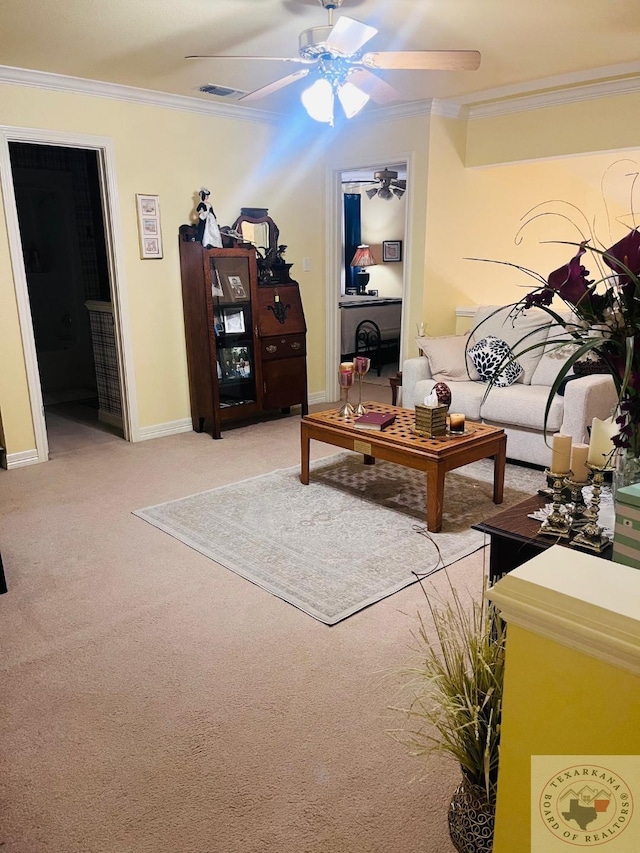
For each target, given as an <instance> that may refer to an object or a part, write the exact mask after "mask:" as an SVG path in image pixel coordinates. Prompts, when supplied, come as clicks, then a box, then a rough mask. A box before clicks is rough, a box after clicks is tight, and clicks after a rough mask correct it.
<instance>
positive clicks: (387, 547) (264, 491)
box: [135, 453, 541, 625]
mask: <svg viewBox="0 0 640 853" xmlns="http://www.w3.org/2000/svg"><path fill="white" fill-rule="evenodd" d="M540 483H541V477H540V475H539V474H538V473H537V472H532V471H529V470H526V469H522V468H520V467H517V466H514V465H508V466H507V470H506V473H505V495H504V503H503V507H506V506H509V505H510V504H514V503H517V502H518V501H521V500H524V499H525V498H526V497H528V496H529V495H531V494H533V493H534V492H535V490H536V488H537V487H538V486H539V485H540ZM492 494H493V462H492V461H491V460H489V459H483V460H481V461H480V462H476V463H474V464H472V465H466V466H465V467H464V468H459V469H457V470H456V471H452V472H450V473H449V474H448V475H447V478H446V483H445V499H444V513H443V523H442V530H441V531H440V532H439V533H428V532H427V530H426V526H425V523H424V519H425V476H424V474H423V473H422V472H420V471H414V470H412V469H410V468H404V467H402V466H400V465H395V464H393V463H391V462H377V463H376V464H375V465H364V464H363V460H362V456H361V455H360V454H355V453H339V454H336V455H335V456H332V457H329V459H326V460H324V459H323V460H318V461H316V462H314V463H313V464H312V466H311V476H310V483H309V485H308V486H303V485H302V484H301V483H300V466H299V465H297V466H295V467H293V468H288V469H285V470H279V471H274V472H273V473H271V474H266V475H263V476H262V477H253V478H251V479H249V480H243V481H241V482H239V483H234V484H232V485H229V486H220V487H219V488H217V489H210V490H208V491H206V492H200V493H199V494H196V495H189V496H187V497H185V498H181V499H180V500H177V501H168V502H166V503H162V504H158V505H156V506H150V507H146V508H145V509H142V510H137V511H136V513H135V514H136V515H137V516H139V517H140V518H142V519H144V520H145V521H148V522H149V523H150V524H153V525H154V526H155V527H158V528H160V530H163V531H164V532H165V533H169V534H170V535H171V536H175V537H176V538H177V539H179V540H180V541H181V542H184V543H185V544H186V545H189V546H190V547H191V548H195V549H196V550H197V551H199V552H200V553H201V554H205V555H206V556H207V557H210V558H211V559H212V560H217V561H218V562H219V563H221V564H222V565H223V566H226V567H227V568H228V569H231V570H232V571H234V572H237V573H238V574H239V575H241V576H242V577H244V578H246V579H247V580H249V581H252V582H253V583H256V584H258V586H261V587H262V588H263V589H266V590H267V591H268V592H271V593H273V595H277V596H278V597H279V598H282V599H283V600H284V601H288V602H289V603H290V604H293V605H294V606H296V607H299V608H300V609H301V610H303V611H304V612H305V613H308V614H309V615H310V616H313V617H315V618H316V619H319V620H320V621H321V622H325V623H326V624H327V625H335V624H336V623H337V622H340V621H341V620H342V619H346V618H347V617H348V616H351V615H353V614H354V613H357V612H358V611H359V610H362V609H363V608H364V607H367V606H368V605H370V604H374V603H375V602H377V601H380V599H382V598H386V597H387V596H388V595H392V594H393V593H395V592H397V591H398V590H400V589H402V588H403V587H405V586H408V585H409V584H411V583H415V581H416V575H415V572H426V571H430V570H432V569H436V568H438V567H445V566H449V565H451V564H452V563H454V562H456V561H457V560H460V559H462V557H465V556H468V555H469V554H471V553H473V552H474V551H476V550H478V548H481V547H482V546H483V544H484V536H483V534H482V533H480V532H479V531H477V530H472V529H471V525H473V524H477V523H478V522H480V521H483V520H485V519H486V518H487V517H488V516H490V515H493V514H495V513H496V512H497V510H498V508H497V507H496V506H495V504H493V502H492ZM425 536H426V541H425Z"/></svg>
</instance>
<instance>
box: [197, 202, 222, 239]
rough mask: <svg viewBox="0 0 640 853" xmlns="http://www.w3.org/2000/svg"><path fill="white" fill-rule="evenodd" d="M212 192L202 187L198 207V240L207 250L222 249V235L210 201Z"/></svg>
mask: <svg viewBox="0 0 640 853" xmlns="http://www.w3.org/2000/svg"><path fill="white" fill-rule="evenodd" d="M210 195H211V192H210V191H209V190H208V189H207V188H206V187H200V192H199V196H200V204H199V205H198V206H197V207H196V213H197V214H198V219H199V220H200V221H199V222H198V231H197V234H196V239H197V240H198V242H199V243H202V245H203V246H204V247H205V249H221V248H222V235H221V234H220V228H219V227H218V220H217V219H216V215H215V212H214V210H213V205H212V204H211V202H210V201H209V196H210Z"/></svg>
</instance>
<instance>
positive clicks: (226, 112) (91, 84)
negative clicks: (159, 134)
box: [0, 65, 283, 124]
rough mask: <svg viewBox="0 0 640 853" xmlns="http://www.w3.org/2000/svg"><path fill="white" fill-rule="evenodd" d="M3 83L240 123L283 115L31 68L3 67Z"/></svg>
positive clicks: (274, 121)
mask: <svg viewBox="0 0 640 853" xmlns="http://www.w3.org/2000/svg"><path fill="white" fill-rule="evenodd" d="M0 83H10V84H13V85H16V86H31V87H32V88H34V89H48V90H50V91H55V92H69V93H71V94H75V95H91V96H94V97H98V98H110V99H111V100H117V101H127V102H128V103H132V104H144V105H145V106H152V107H162V108H164V109H169V110H180V111H182V112H191V113H199V114H201V115H213V116H219V117H220V118H231V119H235V120H239V121H249V122H266V123H268V124H278V123H279V122H281V121H282V118H283V116H282V115H280V114H278V113H271V112H267V111H266V110H256V109H253V108H251V107H245V106H243V105H241V104H235V105H234V106H231V105H229V104H220V103H217V102H216V103H208V102H206V101H204V100H203V99H202V98H191V97H188V96H186V95H172V94H169V93H167V92H155V91H153V90H151V89H137V88H135V87H134V86H122V85H120V84H118V83H103V82H101V81H99V80H87V79H85V78H83V77H68V76H66V75H64V74H51V73H50V72H46V71H33V70H30V69H28V68H13V67H12V66H10V65H0Z"/></svg>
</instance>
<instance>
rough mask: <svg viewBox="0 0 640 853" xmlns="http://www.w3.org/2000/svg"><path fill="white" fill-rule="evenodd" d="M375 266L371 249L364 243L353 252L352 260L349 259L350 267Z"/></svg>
mask: <svg viewBox="0 0 640 853" xmlns="http://www.w3.org/2000/svg"><path fill="white" fill-rule="evenodd" d="M375 265H376V262H375V259H374V257H373V255H372V254H371V249H370V248H369V247H368V246H367V245H366V243H362V244H361V245H360V246H358V248H357V249H356V251H355V254H354V256H353V258H352V259H351V266H352V267H374V266H375Z"/></svg>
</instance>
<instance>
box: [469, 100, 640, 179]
mask: <svg viewBox="0 0 640 853" xmlns="http://www.w3.org/2000/svg"><path fill="white" fill-rule="evenodd" d="M639 109H640V94H637V93H633V94H628V95H616V96H613V97H608V98H598V99H590V100H584V101H580V102H577V103H571V104H562V105H558V106H553V107H546V108H544V109H538V110H531V109H528V110H524V111H522V112H519V113H514V114H511V115H504V116H496V117H492V118H484V119H473V120H472V121H470V122H469V138H468V145H467V158H466V162H467V165H468V166H484V165H488V164H495V163H509V162H513V163H516V162H522V161H526V160H535V159H539V158H543V157H565V156H573V155H574V154H585V153H589V152H593V151H624V150H625V149H627V148H634V147H636V146H637V145H639V144H640V127H639V126H638V121H637V118H636V117H637V115H638V110H639Z"/></svg>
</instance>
